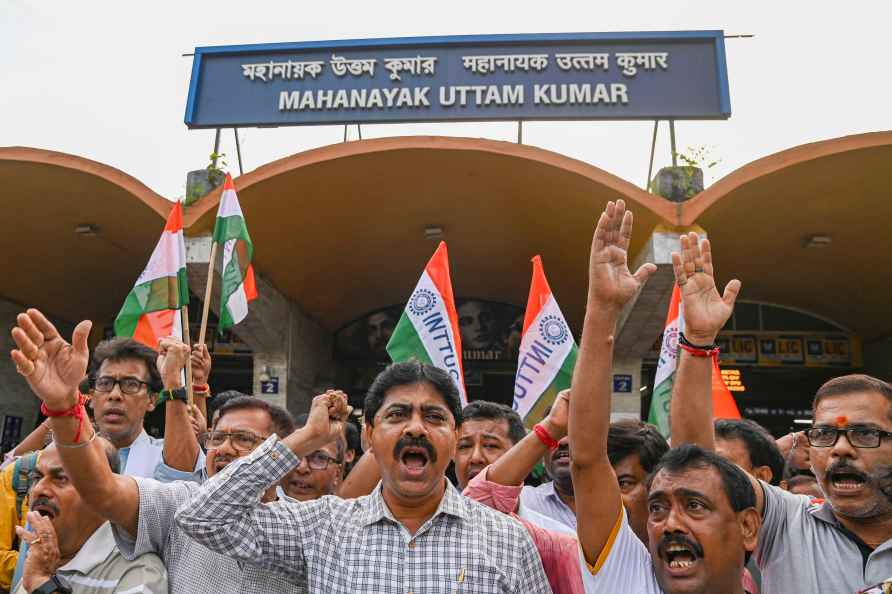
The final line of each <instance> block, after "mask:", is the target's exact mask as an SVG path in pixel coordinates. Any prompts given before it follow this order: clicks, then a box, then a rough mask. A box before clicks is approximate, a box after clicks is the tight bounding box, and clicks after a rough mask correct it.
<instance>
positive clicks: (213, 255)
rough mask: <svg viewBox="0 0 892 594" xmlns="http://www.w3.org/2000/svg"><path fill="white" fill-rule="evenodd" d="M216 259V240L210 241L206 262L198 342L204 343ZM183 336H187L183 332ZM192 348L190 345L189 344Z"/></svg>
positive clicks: (190, 346)
mask: <svg viewBox="0 0 892 594" xmlns="http://www.w3.org/2000/svg"><path fill="white" fill-rule="evenodd" d="M216 259H217V242H216V241H213V240H212V241H211V258H210V260H211V261H210V262H209V263H208V282H207V283H206V284H205V286H204V309H203V310H202V311H201V329H200V330H199V331H198V343H199V344H204V339H205V337H206V335H207V328H208V312H209V311H210V309H211V287H212V286H213V284H214V261H215V260H216ZM183 336H187V335H186V334H184V335H183ZM189 348H192V345H189Z"/></svg>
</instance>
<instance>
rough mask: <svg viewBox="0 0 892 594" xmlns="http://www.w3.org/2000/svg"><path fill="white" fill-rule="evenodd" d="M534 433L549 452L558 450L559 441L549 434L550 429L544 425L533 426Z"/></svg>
mask: <svg viewBox="0 0 892 594" xmlns="http://www.w3.org/2000/svg"><path fill="white" fill-rule="evenodd" d="M533 433H535V434H536V437H538V438H539V441H541V442H542V443H543V444H544V445H545V447H547V448H548V449H549V450H556V449H557V448H558V445H560V444H559V443H558V441H557V440H556V439H555V438H553V437H552V436H551V434H550V433H549V432H548V429H546V428H545V427H543V426H542V425H538V424H537V425H533Z"/></svg>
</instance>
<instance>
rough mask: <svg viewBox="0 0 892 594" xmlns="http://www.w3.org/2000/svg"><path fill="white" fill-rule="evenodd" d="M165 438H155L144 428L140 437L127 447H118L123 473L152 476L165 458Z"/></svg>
mask: <svg viewBox="0 0 892 594" xmlns="http://www.w3.org/2000/svg"><path fill="white" fill-rule="evenodd" d="M163 452H164V440H163V439H155V438H154V437H151V436H149V434H148V433H146V430H145V429H143V430H142V432H141V433H140V434H139V437H137V438H136V440H135V441H134V442H133V443H132V444H130V445H129V446H128V447H126V448H118V456H119V457H120V459H121V474H126V475H127V476H138V477H141V478H152V477H153V476H155V467H156V466H158V464H160V463H161V462H162V461H163V460H164V457H163Z"/></svg>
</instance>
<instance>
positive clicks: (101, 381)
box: [93, 375, 149, 396]
mask: <svg viewBox="0 0 892 594" xmlns="http://www.w3.org/2000/svg"><path fill="white" fill-rule="evenodd" d="M116 385H117V386H120V387H121V393H122V394H127V395H128V396H134V395H136V394H139V392H140V390H142V387H143V386H148V385H149V382H144V381H142V380H141V379H137V378H135V377H122V378H121V379H116V378H113V377H110V376H107V375H103V376H102V377H97V378H96V380H95V381H94V382H93V389H94V390H96V391H97V392H102V393H108V392H111V391H112V390H114V389H115V386H116Z"/></svg>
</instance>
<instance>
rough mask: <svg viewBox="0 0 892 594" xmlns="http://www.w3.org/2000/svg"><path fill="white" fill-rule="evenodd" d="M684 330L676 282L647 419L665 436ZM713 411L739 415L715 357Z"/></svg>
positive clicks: (729, 416) (731, 416) (724, 415)
mask: <svg viewBox="0 0 892 594" xmlns="http://www.w3.org/2000/svg"><path fill="white" fill-rule="evenodd" d="M682 332H684V304H682V302H681V291H680V290H679V288H678V285H675V287H674V288H673V289H672V299H671V300H670V301H669V313H668V315H667V316H666V328H665V330H663V344H662V346H661V348H660V361H659V363H658V364H657V375H656V377H655V378H654V392H653V396H652V397H651V401H650V412H649V413H648V415H647V422H648V423H651V424H653V425H656V426H657V429H659V430H660V433H662V434H663V436H664V437H665V438H666V439H669V438H670V437H671V431H670V426H669V406H670V403H671V401H672V386H673V385H674V383H675V370H676V368H677V367H678V355H679V350H678V349H679V347H678V336H679V334H681V333H682ZM712 414H713V418H715V419H739V418H741V417H740V410H739V409H738V408H737V403H736V402H735V401H734V397H733V396H732V395H731V392H730V391H729V390H728V387H727V386H726V385H725V381H724V380H723V379H722V372H721V369H720V368H719V363H718V361H717V360H715V359H713V361H712Z"/></svg>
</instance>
